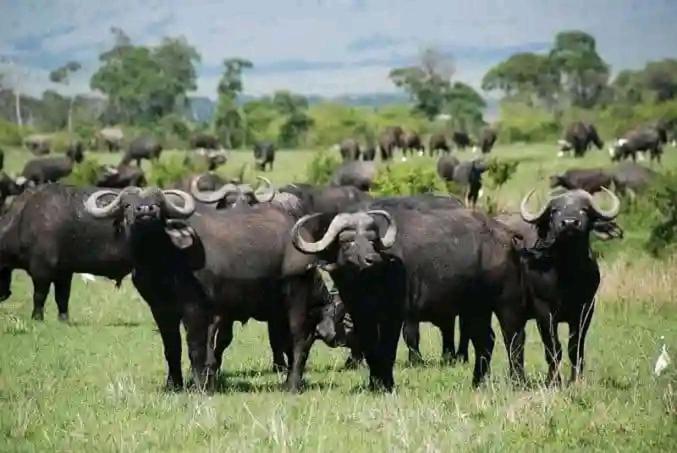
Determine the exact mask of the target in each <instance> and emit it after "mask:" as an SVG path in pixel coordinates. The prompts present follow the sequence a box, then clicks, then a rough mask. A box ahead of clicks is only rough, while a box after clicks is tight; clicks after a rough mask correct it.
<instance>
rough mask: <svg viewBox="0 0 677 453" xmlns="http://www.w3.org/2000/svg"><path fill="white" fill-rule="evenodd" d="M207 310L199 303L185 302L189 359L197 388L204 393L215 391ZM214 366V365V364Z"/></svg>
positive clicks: (184, 314)
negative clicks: (208, 358)
mask: <svg viewBox="0 0 677 453" xmlns="http://www.w3.org/2000/svg"><path fill="white" fill-rule="evenodd" d="M210 321H211V319H210V317H209V313H208V312H207V310H205V309H204V307H202V306H201V304H200V303H199V302H184V310H183V325H184V327H185V328H186V340H187V343H188V357H189V358H190V368H191V371H192V374H193V381H194V383H195V386H196V387H197V388H198V389H199V390H202V391H208V392H211V391H213V390H214V372H213V371H214V370H213V369H211V368H210V367H208V366H207V356H208V355H210V354H211V353H209V352H208V351H207V349H208V347H210V346H212V345H209V346H208V345H207V338H208V332H209V329H210V326H211V325H213V323H212V324H210ZM212 366H213V364H212Z"/></svg>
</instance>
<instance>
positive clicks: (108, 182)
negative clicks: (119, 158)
mask: <svg viewBox="0 0 677 453" xmlns="http://www.w3.org/2000/svg"><path fill="white" fill-rule="evenodd" d="M95 185H96V186H97V187H108V188H111V189H124V188H125V187H129V186H136V187H144V186H145V185H146V175H145V174H144V172H143V169H142V168H141V167H136V166H133V165H118V166H117V167H114V166H112V165H105V166H103V168H102V172H101V174H100V175H99V177H98V178H97V180H96V183H95Z"/></svg>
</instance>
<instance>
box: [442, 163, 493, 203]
mask: <svg viewBox="0 0 677 453" xmlns="http://www.w3.org/2000/svg"><path fill="white" fill-rule="evenodd" d="M486 170H487V166H486V164H485V163H484V162H483V161H482V160H481V159H475V160H471V161H464V162H460V161H459V160H458V159H456V158H455V157H453V156H442V157H440V158H439V160H438V161H437V174H438V175H439V176H440V178H442V179H444V180H445V181H453V182H454V183H456V184H458V185H459V186H460V187H462V188H464V189H465V197H464V198H465V200H466V204H467V205H472V206H475V205H476V204H477V200H478V199H479V198H480V197H481V196H482V173H484V172H485V171H486Z"/></svg>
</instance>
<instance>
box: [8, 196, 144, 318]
mask: <svg viewBox="0 0 677 453" xmlns="http://www.w3.org/2000/svg"><path fill="white" fill-rule="evenodd" d="M92 191H93V189H80V188H75V187H68V186H62V185H59V184H47V185H44V186H41V187H40V188H38V189H35V190H29V191H27V192H24V193H23V194H21V195H20V196H19V197H17V198H16V199H15V200H14V202H13V203H12V205H11V207H10V209H9V211H8V212H7V213H6V214H5V215H4V216H2V218H0V300H5V299H7V298H8V297H9V296H10V294H11V291H10V287H11V279H12V270H14V269H23V270H25V271H26V272H27V273H28V275H29V276H30V277H31V280H32V281H33V315H32V317H33V319H38V320H41V319H43V318H44V306H45V299H46V298H47V295H48V294H49V288H50V285H52V284H53V285H54V298H55V299H56V304H57V307H58V311H59V319H60V320H64V321H65V320H67V319H68V300H69V297H70V290H71V279H72V277H73V274H74V273H89V274H94V275H101V276H105V277H108V278H111V279H113V280H116V281H117V282H118V284H119V283H120V281H121V280H122V279H123V278H124V276H125V275H127V274H128V273H129V272H130V270H131V262H130V259H129V256H128V254H127V246H126V244H125V240H124V237H123V236H122V234H121V233H120V231H119V228H118V226H117V225H114V224H111V223H110V222H106V221H102V220H98V219H93V218H92V217H91V216H90V215H89V214H87V212H85V207H84V201H85V199H86V198H87V197H88V196H89V195H90V194H91V193H92Z"/></svg>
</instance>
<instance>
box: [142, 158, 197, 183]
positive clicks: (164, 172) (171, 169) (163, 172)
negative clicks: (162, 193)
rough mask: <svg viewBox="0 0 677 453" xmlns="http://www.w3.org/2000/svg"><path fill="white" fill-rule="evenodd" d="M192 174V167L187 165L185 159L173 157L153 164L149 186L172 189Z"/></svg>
mask: <svg viewBox="0 0 677 453" xmlns="http://www.w3.org/2000/svg"><path fill="white" fill-rule="evenodd" d="M191 172H192V169H191V167H190V165H185V164H184V161H183V157H181V156H171V157H170V158H169V159H161V160H158V161H156V162H154V163H153V168H152V169H151V171H150V176H149V178H148V185H150V186H156V187H161V188H166V187H170V186H171V185H172V184H174V183H176V182H178V181H180V180H181V179H183V178H184V177H186V176H188V175H189V174H190V173H191Z"/></svg>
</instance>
